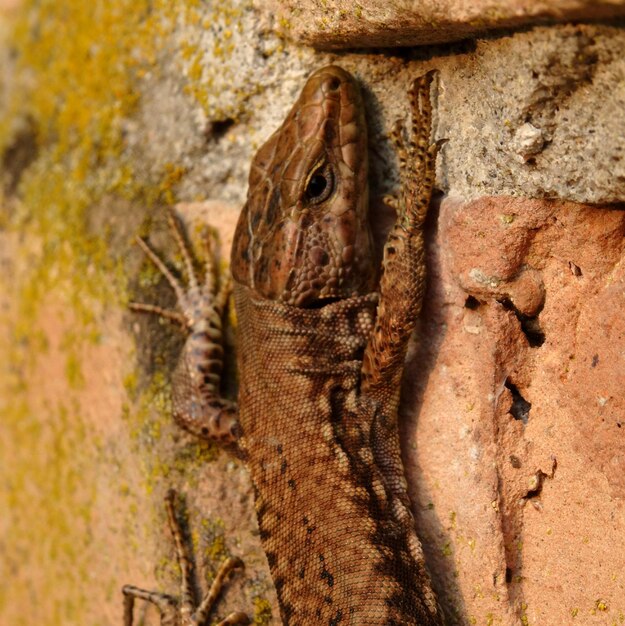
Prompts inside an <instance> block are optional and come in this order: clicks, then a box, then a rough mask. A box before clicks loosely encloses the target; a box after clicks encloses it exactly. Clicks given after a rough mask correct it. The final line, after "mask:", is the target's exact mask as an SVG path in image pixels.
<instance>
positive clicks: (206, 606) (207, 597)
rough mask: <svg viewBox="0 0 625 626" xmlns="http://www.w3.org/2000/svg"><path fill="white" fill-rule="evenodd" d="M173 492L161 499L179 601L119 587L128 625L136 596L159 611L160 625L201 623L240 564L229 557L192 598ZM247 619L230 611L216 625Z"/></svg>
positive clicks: (227, 625) (246, 621)
mask: <svg viewBox="0 0 625 626" xmlns="http://www.w3.org/2000/svg"><path fill="white" fill-rule="evenodd" d="M175 499H176V493H175V492H174V491H173V489H172V490H170V491H169V492H168V493H167V497H166V498H165V505H166V509H167V519H168V522H169V528H170V530H171V534H172V537H173V539H174V543H175V546H176V556H177V558H178V565H179V567H180V578H181V581H180V600H178V599H176V598H174V597H173V596H170V595H169V594H166V593H160V592H157V591H146V590H145V589H139V588H138V587H134V586H132V585H125V586H124V587H123V588H122V592H123V594H124V626H132V625H133V621H134V617H133V609H134V602H135V599H136V598H139V599H141V600H145V601H147V602H151V603H152V604H154V605H155V606H156V607H157V608H158V610H159V612H160V614H161V626H201V624H204V623H205V622H206V620H207V619H208V617H209V615H210V613H211V611H212V609H213V606H214V605H215V602H216V601H217V598H218V597H219V594H220V592H221V590H222V588H223V585H224V583H225V581H226V579H227V578H228V576H229V575H230V573H231V572H232V571H233V570H234V569H238V568H241V567H243V562H242V561H241V559H238V558H235V557H230V558H228V559H226V560H225V561H224V562H223V563H222V564H221V567H220V568H219V571H218V572H217V575H216V576H215V580H214V581H213V584H212V585H211V588H210V589H209V591H208V592H207V593H206V594H204V597H203V598H202V600H201V601H200V602H199V603H197V602H196V600H195V598H194V593H193V587H192V582H191V580H192V576H193V562H192V560H191V555H190V553H189V550H188V548H187V545H186V542H185V540H184V538H183V535H182V529H181V528H180V522H179V521H178V518H177V517H176V512H175V510H174V508H175ZM249 623H250V620H249V618H248V616H247V615H246V614H245V613H241V612H236V613H230V615H228V616H227V617H226V618H225V619H223V620H222V621H220V622H219V623H218V625H217V626H230V625H234V624H249Z"/></svg>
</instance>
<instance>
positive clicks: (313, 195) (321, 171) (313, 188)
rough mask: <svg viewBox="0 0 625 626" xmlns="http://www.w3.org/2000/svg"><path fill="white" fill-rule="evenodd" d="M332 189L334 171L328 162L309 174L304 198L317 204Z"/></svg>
mask: <svg viewBox="0 0 625 626" xmlns="http://www.w3.org/2000/svg"><path fill="white" fill-rule="evenodd" d="M333 191H334V172H333V171H332V168H331V167H330V165H329V164H328V163H325V164H324V165H322V166H321V167H318V168H317V169H316V170H314V171H313V173H312V174H311V175H310V177H309V179H308V182H307V183H306V190H305V191H304V199H305V200H307V201H308V202H309V203H310V204H319V203H320V202H323V201H324V200H326V199H327V198H329V197H330V195H331V194H332V192H333Z"/></svg>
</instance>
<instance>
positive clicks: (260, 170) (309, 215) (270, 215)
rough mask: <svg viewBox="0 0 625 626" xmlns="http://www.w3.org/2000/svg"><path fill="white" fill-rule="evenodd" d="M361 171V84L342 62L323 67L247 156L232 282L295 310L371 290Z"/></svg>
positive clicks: (363, 150) (363, 165)
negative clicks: (244, 198) (275, 127)
mask: <svg viewBox="0 0 625 626" xmlns="http://www.w3.org/2000/svg"><path fill="white" fill-rule="evenodd" d="M367 169H368V164H367V131H366V123H365V118H364V107H363V104H362V98H361V95H360V90H359V88H358V85H357V84H356V82H355V80H354V79H353V78H352V76H351V75H350V74H348V73H347V72H346V71H345V70H343V69H341V68H339V67H335V66H329V67H325V68H323V69H320V70H318V71H316V72H315V73H314V74H312V76H310V78H309V79H308V81H307V82H306V85H305V86H304V89H303V90H302V93H301V95H300V97H299V99H298V100H297V102H296V103H295V105H294V106H293V108H292V109H291V111H290V113H289V114H288V116H287V118H286V120H285V121H284V123H283V124H282V126H281V127H280V128H279V129H278V130H277V131H276V132H275V133H274V134H273V135H272V136H271V137H270V138H269V140H268V141H267V142H266V143H265V144H264V145H263V146H262V147H261V148H260V150H259V151H258V153H257V154H256V156H255V157H254V160H253V161H252V167H251V171H250V176H249V190H248V197H247V202H246V204H245V207H244V208H243V210H242V211H241V216H240V217H239V222H238V225H237V229H236V234H235V238H234V242H235V243H234V245H233V247H232V259H231V266H232V275H233V277H234V279H235V281H237V282H238V283H241V284H243V285H247V286H248V287H250V288H252V289H254V291H255V292H256V293H258V294H259V295H261V296H263V297H265V298H268V299H272V300H278V301H281V302H284V303H286V304H290V305H293V306H298V307H314V306H322V305H323V304H324V303H327V302H331V301H334V300H336V299H341V298H347V297H351V296H354V295H362V294H365V293H368V292H369V291H371V290H372V289H373V284H374V283H373V281H374V279H375V271H374V266H373V259H372V244H371V234H370V230H369V221H368V215H367V212H368V205H369V199H368V184H367Z"/></svg>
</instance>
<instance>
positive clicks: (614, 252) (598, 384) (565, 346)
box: [406, 197, 625, 626]
mask: <svg viewBox="0 0 625 626" xmlns="http://www.w3.org/2000/svg"><path fill="white" fill-rule="evenodd" d="M432 227H433V230H436V232H432V238H431V242H432V243H431V248H430V265H431V268H432V270H431V274H430V275H431V281H430V293H429V298H428V304H427V307H426V312H425V320H424V323H423V325H422V328H421V330H420V333H419V337H420V342H419V344H418V347H417V348H416V351H415V352H414V354H413V355H412V359H411V363H412V372H413V374H412V375H411V376H410V379H411V380H413V381H414V385H415V388H414V389H412V390H410V391H409V392H408V393H407V394H406V404H407V407H414V406H415V405H416V407H417V408H416V410H414V409H413V408H410V409H409V413H410V415H412V419H409V420H408V422H407V425H406V435H407V437H406V441H407V442H408V444H407V448H406V455H407V457H408V458H409V459H410V467H411V468H413V470H414V473H413V475H414V476H417V477H418V478H417V480H416V482H415V483H413V486H414V497H415V498H416V501H417V502H418V503H419V505H418V510H419V518H420V524H421V525H422V528H424V529H427V531H426V535H427V539H426V546H428V547H427V551H428V554H429V556H430V559H431V564H432V567H433V570H434V572H435V577H436V580H437V582H438V584H439V585H440V588H441V589H442V590H444V591H443V595H444V598H445V603H444V604H445V606H446V607H447V608H448V610H449V611H450V613H451V615H452V617H453V621H452V623H461V624H464V623H478V624H479V623H484V618H485V616H487V615H491V616H492V619H493V621H492V623H495V624H506V625H510V626H512V624H518V623H519V620H522V619H526V620H527V622H523V623H529V624H541V626H542V625H545V626H557V625H559V624H569V623H577V622H576V621H574V620H573V618H574V617H575V616H577V620H578V622H579V623H583V624H612V623H619V620H620V619H623V617H622V616H623V615H624V614H625V600H624V598H625V579H624V578H623V571H624V570H625V553H623V551H622V550H620V549H615V547H616V546H618V545H620V537H621V536H622V533H623V532H624V531H625V498H624V495H625V471H624V469H625V468H624V467H623V463H624V461H625V458H624V455H623V450H624V445H625V430H624V429H625V423H624V420H625V394H624V393H623V385H622V383H623V374H622V372H623V371H625V350H624V346H625V321H624V318H623V314H622V313H623V307H624V305H625V211H623V210H617V209H614V208H610V207H590V206H583V205H578V204H573V203H562V202H548V201H530V200H520V199H512V198H504V197H499V198H482V199H480V200H476V201H473V202H468V203H467V202H463V201H461V200H453V199H449V198H448V199H446V200H445V201H443V203H442V206H441V209H440V214H439V216H438V222H437V224H434V223H432ZM413 377H414V378H413ZM410 442H412V443H410ZM455 620H457V621H455ZM472 620H475V621H472Z"/></svg>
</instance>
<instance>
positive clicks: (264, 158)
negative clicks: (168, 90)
mask: <svg viewBox="0 0 625 626" xmlns="http://www.w3.org/2000/svg"><path fill="white" fill-rule="evenodd" d="M431 80H432V73H429V74H426V75H424V76H421V77H420V78H418V79H417V80H415V81H414V84H413V85H412V87H411V89H410V92H409V94H410V107H411V112H412V123H411V125H410V126H409V128H408V131H407V133H406V131H405V130H404V128H403V127H402V126H401V124H396V126H395V128H394V130H393V133H392V138H393V140H394V143H395V146H396V148H397V152H398V156H399V163H400V174H401V182H402V187H401V192H400V195H399V197H398V198H391V199H389V200H388V201H389V203H390V204H391V206H393V207H394V208H395V210H396V213H397V220H396V223H395V226H394V227H393V229H392V230H391V233H390V234H389V236H388V239H387V242H386V245H385V248H384V257H383V262H382V269H381V276H380V277H378V275H379V274H380V272H379V271H377V269H376V267H375V264H374V262H373V253H372V241H371V234H370V227H369V221H368V204H369V200H368V185H367V175H368V171H367V170H368V165H367V133H366V123H365V118H364V106H363V103H362V99H361V95H360V92H359V89H358V86H357V84H356V82H355V80H354V79H353V78H352V77H351V76H350V75H349V74H348V73H347V72H346V71H344V70H342V69H341V68H338V67H335V66H330V67H326V68H323V69H321V70H319V71H317V72H315V73H314V74H313V75H312V76H311V77H310V78H309V79H308V81H307V83H306V85H305V86H304V89H303V91H302V93H301V95H300V97H299V99H298V100H297V102H296V103H295V105H294V106H293V108H292V110H291V111H290V113H289V114H288V116H287V118H286V120H285V121H284V123H283V125H282V126H281V127H280V128H279V129H278V130H277V131H276V132H275V133H274V134H273V135H272V136H271V137H270V139H269V140H268V141H267V142H266V143H265V144H264V145H263V146H262V147H261V148H260V150H259V151H258V153H257V154H256V156H255V158H254V160H253V162H252V167H251V172H250V177H249V191H248V199H247V203H246V205H245V207H244V208H243V210H242V212H241V216H240V218H239V222H238V226H237V229H236V233H235V236H234V243H233V247H232V257H231V268H232V276H233V278H234V295H235V304H236V311H237V318H238V331H237V354H238V366H239V378H240V385H239V396H238V412H237V408H236V407H235V405H233V404H232V403H231V402H229V401H227V400H224V399H222V398H221V396H220V395H219V376H220V372H221V363H222V355H223V352H222V349H221V346H220V335H221V313H222V310H223V307H224V305H225V303H226V300H227V296H226V295H225V293H226V292H225V290H224V289H222V290H221V291H219V292H218V293H217V294H216V292H215V289H214V286H213V285H212V284H208V285H206V284H204V285H200V283H199V281H198V280H197V279H196V278H195V277H194V274H193V268H192V264H191V260H190V256H189V253H188V251H186V248H185V246H184V243H183V241H182V235H181V233H180V232H179V230H178V229H177V228H174V233H175V236H176V238H177V239H178V243H179V245H180V247H181V249H182V250H183V256H184V258H185V259H186V264H187V269H188V273H189V277H190V288H189V289H188V290H187V291H185V290H184V289H183V288H182V287H181V286H180V285H179V283H178V282H177V281H176V279H175V278H174V277H173V276H172V275H171V274H170V273H169V271H168V270H167V268H166V267H165V266H164V264H163V263H162V262H161V261H160V260H159V259H158V257H157V256H156V254H155V253H154V252H152V250H151V249H150V248H149V247H148V246H147V244H145V243H143V242H141V245H142V247H143V248H144V250H145V251H146V253H147V254H148V255H149V256H150V258H152V259H153V261H154V262H155V263H156V264H157V265H158V266H159V267H160V268H161V270H162V271H163V272H164V273H165V275H166V277H167V278H168V280H169V282H170V283H171V284H172V286H173V287H174V289H175V291H176V293H177V295H178V301H179V305H180V308H181V310H182V313H177V312H171V311H162V310H161V309H159V308H158V307H154V306H150V305H134V308H135V309H136V310H148V311H152V312H157V313H161V314H165V315H167V316H168V317H170V318H173V319H175V320H176V321H178V322H180V323H181V324H182V325H184V326H186V327H188V329H189V332H190V335H189V338H188V340H187V342H186V344H185V347H184V350H183V353H182V356H181V358H180V361H179V363H178V366H177V369H176V372H175V374H174V380H173V389H174V391H173V405H174V416H175V418H176V420H177V421H178V423H180V424H181V425H182V426H183V427H184V428H186V429H187V430H189V431H191V432H193V433H196V434H198V435H199V436H201V437H206V438H220V439H222V440H224V441H234V440H235V439H237V440H238V448H239V451H240V455H241V457H242V458H243V459H244V460H245V462H246V464H247V466H248V468H249V471H250V473H251V477H252V482H253V485H254V490H255V496H256V511H257V517H258V524H259V528H260V536H261V540H262V543H263V548H264V550H265V553H266V555H267V559H268V562H269V566H270V569H271V574H272V577H273V580H274V583H275V586H276V590H277V593H278V599H279V604H280V613H281V616H282V620H283V623H284V624H289V625H294V624H297V625H299V624H304V625H306V624H324V625H328V626H333V625H337V626H338V625H342V624H350V625H359V624H362V625H365V624H366V625H371V626H376V625H379V626H382V625H400V624H402V625H417V624H418V625H421V626H435V625H440V624H442V623H443V618H442V615H441V612H440V609H439V608H438V605H437V602H436V599H435V596H434V594H433V592H432V589H431V584H430V579H429V576H428V573H427V571H426V568H425V563H424V558H423V552H422V549H421V544H420V542H419V539H418V537H417V534H416V530H415V524H414V519H413V516H412V513H411V511H410V502H409V499H408V495H407V489H406V480H405V477H404V472H403V465H402V460H401V455H400V446H399V434H398V424H397V410H398V401H399V393H400V383H401V377H402V373H403V369H404V359H405V355H406V349H407V344H408V341H409V338H410V335H411V333H412V330H413V329H414V327H415V323H416V320H417V317H418V314H419V311H420V309H421V304H422V300H423V295H424V289H425V259H424V256H425V254H424V237H423V227H424V221H425V218H426V215H427V210H428V206H429V203H430V199H431V194H432V189H433V184H434V172H435V159H436V146H435V145H434V144H431V143H430V133H431V103H430V93H429V92H430V83H431ZM406 134H407V140H406V137H405V135H406ZM174 226H175V225H174ZM210 282H211V281H209V283H210ZM129 589H130V590H132V589H134V588H128V587H127V588H125V592H126V594H127V595H133V593H134V592H132V591H128V590H129ZM134 595H137V596H138V595H139V594H138V593H135V594H134ZM140 597H144V598H146V599H148V600H150V598H149V597H146V596H145V595H143V596H140ZM180 619H182V618H180ZM163 623H164V622H163ZM180 623H181V624H182V623H185V624H186V623H191V622H183V621H180Z"/></svg>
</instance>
